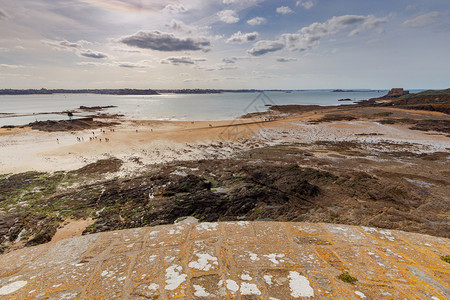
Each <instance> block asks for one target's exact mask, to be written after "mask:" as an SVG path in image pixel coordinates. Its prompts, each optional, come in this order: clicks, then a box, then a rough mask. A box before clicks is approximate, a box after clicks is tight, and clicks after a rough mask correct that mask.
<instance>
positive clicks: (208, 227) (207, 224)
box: [197, 222, 218, 231]
mask: <svg viewBox="0 0 450 300" xmlns="http://www.w3.org/2000/svg"><path fill="white" fill-rule="evenodd" d="M217 225H218V224H217V223H215V222H214V223H210V222H204V223H200V224H198V225H197V229H198V230H206V231H213V230H217V228H216V227H217Z"/></svg>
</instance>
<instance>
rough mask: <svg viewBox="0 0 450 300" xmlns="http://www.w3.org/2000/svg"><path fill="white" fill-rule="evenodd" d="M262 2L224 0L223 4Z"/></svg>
mask: <svg viewBox="0 0 450 300" xmlns="http://www.w3.org/2000/svg"><path fill="white" fill-rule="evenodd" d="M258 1H260V0H223V4H236V3H237V4H241V3H252V2H258Z"/></svg>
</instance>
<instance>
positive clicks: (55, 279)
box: [0, 221, 450, 299]
mask: <svg viewBox="0 0 450 300" xmlns="http://www.w3.org/2000/svg"><path fill="white" fill-rule="evenodd" d="M449 245H450V241H449V240H448V239H445V238H437V237H432V236H427V235H421V234H414V233H407V232H403V231H396V230H383V229H377V228H372V227H359V226H348V225H335V224H326V223H316V224H313V223H281V222H280V223H278V222H244V221H240V222H218V223H215V222H214V223H208V222H204V223H186V224H177V225H169V226H157V227H144V228H138V229H128V230H122V231H114V232H107V233H99V234H93V235H89V236H83V237H75V238H71V239H66V240H62V241H59V242H56V243H53V244H50V245H49V244H47V245H40V246H37V247H30V248H26V249H21V250H17V251H14V252H10V253H8V254H5V255H0V297H1V298H2V299H81V298H83V299H449V297H450V291H449V288H448V286H449V285H448V284H449V283H448V278H449V276H450V267H449V266H450V264H449V263H448V262H446V261H445V259H444V257H445V256H446V255H448V253H450V247H449Z"/></svg>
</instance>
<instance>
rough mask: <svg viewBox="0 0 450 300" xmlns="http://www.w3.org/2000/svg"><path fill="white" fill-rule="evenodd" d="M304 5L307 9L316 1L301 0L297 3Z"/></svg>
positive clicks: (297, 4)
mask: <svg viewBox="0 0 450 300" xmlns="http://www.w3.org/2000/svg"><path fill="white" fill-rule="evenodd" d="M299 5H301V6H303V7H304V8H305V9H310V8H312V7H313V6H314V5H315V2H314V1H312V0H299V1H297V3H296V6H299Z"/></svg>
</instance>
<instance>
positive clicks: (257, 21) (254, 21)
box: [247, 17, 267, 26]
mask: <svg viewBox="0 0 450 300" xmlns="http://www.w3.org/2000/svg"><path fill="white" fill-rule="evenodd" d="M266 22H267V20H266V18H263V17H255V18H253V19H250V20H248V21H247V24H248V25H251V26H256V25H261V24H264V23H266Z"/></svg>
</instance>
